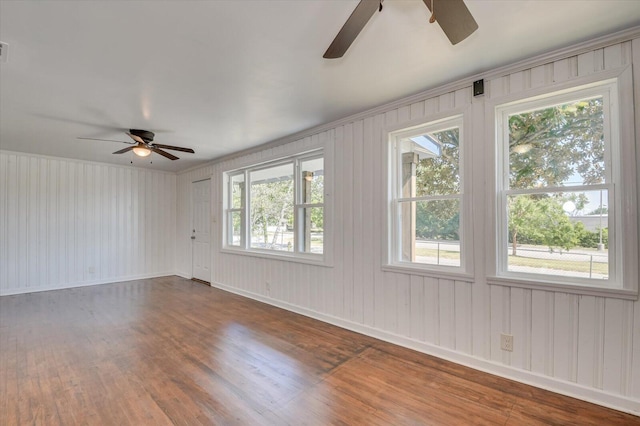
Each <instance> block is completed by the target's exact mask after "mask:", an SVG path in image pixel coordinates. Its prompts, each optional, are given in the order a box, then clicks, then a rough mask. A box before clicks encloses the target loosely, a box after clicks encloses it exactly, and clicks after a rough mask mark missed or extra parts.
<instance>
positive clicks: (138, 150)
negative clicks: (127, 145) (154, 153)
mask: <svg viewBox="0 0 640 426" xmlns="http://www.w3.org/2000/svg"><path fill="white" fill-rule="evenodd" d="M133 153H134V154H135V155H137V156H138V157H147V156H148V155H149V154H151V150H150V149H149V148H145V147H143V146H136V147H135V148H133Z"/></svg>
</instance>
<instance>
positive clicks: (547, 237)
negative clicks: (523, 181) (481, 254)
mask: <svg viewBox="0 0 640 426" xmlns="http://www.w3.org/2000/svg"><path fill="white" fill-rule="evenodd" d="M565 201H566V200H565V199H564V198H562V197H546V196H544V197H543V196H532V195H520V196H515V197H510V198H509V201H508V208H509V224H508V226H509V242H510V243H511V244H512V255H514V256H515V255H516V254H517V244H518V243H528V244H538V245H545V246H547V247H549V248H550V249H553V248H554V247H558V248H563V249H565V250H570V249H571V248H573V247H575V246H576V245H578V242H579V240H578V235H577V234H576V232H575V230H574V226H573V224H572V223H571V221H570V220H569V217H568V216H567V215H566V214H565V212H564V210H563V209H562V204H563V203H564V202H565Z"/></svg>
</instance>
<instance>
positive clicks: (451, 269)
mask: <svg viewBox="0 0 640 426" xmlns="http://www.w3.org/2000/svg"><path fill="white" fill-rule="evenodd" d="M470 109H471V108H470V106H467V107H465V108H457V109H454V110H450V111H446V112H443V113H439V114H434V115H432V116H429V117H426V118H422V119H420V120H416V121H413V122H409V123H404V124H403V125H402V126H394V127H389V128H387V129H385V130H384V137H385V140H387V150H386V152H387V161H386V166H387V170H386V171H385V172H386V176H387V180H388V182H387V185H388V189H387V209H386V216H387V217H386V223H387V232H386V240H387V241H386V242H387V244H386V247H387V253H386V259H385V260H386V262H385V264H383V266H382V269H383V270H386V271H390V272H410V273H412V274H417V275H424V276H430V277H437V278H443V279H459V280H464V281H471V280H472V279H473V277H474V273H473V257H474V256H473V252H472V250H473V228H472V226H473V220H472V199H471V194H472V169H471V161H470V157H471V155H468V154H469V153H470V147H471V128H470V126H471V120H470V119H469V113H470ZM452 123H453V124H457V125H458V127H459V129H460V136H461V141H462V143H461V144H460V147H459V149H460V163H459V171H460V180H461V188H460V193H459V194H454V195H443V196H433V197H431V196H424V197H414V198H412V199H414V200H418V199H431V198H435V199H445V198H456V199H459V200H460V266H447V265H433V264H426V263H417V262H408V261H402V260H399V259H398V258H397V253H399V247H398V245H399V241H400V238H399V234H400V232H401V230H400V226H401V225H400V219H399V215H398V213H397V212H396V211H395V210H396V207H397V206H398V203H399V201H402V200H406V199H404V198H401V197H396V194H397V191H398V177H399V172H398V167H399V166H398V163H399V162H400V161H401V159H400V158H398V155H397V150H396V148H395V145H396V142H397V141H398V140H400V139H403V138H406V137H409V136H415V135H418V134H421V133H424V132H425V131H426V130H427V129H428V130H429V131H432V129H433V128H434V127H437V126H438V125H439V124H443V125H446V126H445V127H448V126H449V125H451V124H452Z"/></svg>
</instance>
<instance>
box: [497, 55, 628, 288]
mask: <svg viewBox="0 0 640 426" xmlns="http://www.w3.org/2000/svg"><path fill="white" fill-rule="evenodd" d="M605 92H606V94H605V95H604V96H603V104H604V103H605V102H606V100H607V99H608V101H609V103H608V105H607V106H606V108H603V110H608V114H609V120H607V118H606V115H607V112H605V113H604V114H605V120H604V123H603V125H604V126H605V128H604V132H605V135H607V134H608V135H609V138H610V140H609V141H606V140H605V164H606V166H605V167H606V169H607V170H606V178H605V183H604V184H598V185H582V186H566V187H560V188H561V189H558V187H551V188H552V190H549V187H547V188H541V189H540V191H539V192H544V193H549V192H580V191H597V190H600V189H606V190H607V191H608V203H607V204H608V208H609V218H608V219H609V224H608V226H609V246H610V250H611V247H613V254H610V256H609V262H610V263H609V265H610V266H609V267H610V275H609V279H608V280H606V281H605V280H594V279H588V278H587V279H584V278H579V277H572V278H569V279H567V278H566V277H561V276H559V275H547V274H537V273H526V272H514V271H508V270H507V257H506V256H507V255H508V248H507V247H506V246H507V244H504V242H505V241H508V230H507V229H508V228H507V212H506V200H507V197H508V196H509V195H516V194H520V193H532V192H534V191H535V190H508V189H505V184H506V185H507V186H508V179H509V176H508V175H509V156H508V148H507V145H508V134H507V133H506V132H508V129H507V128H506V126H504V120H505V118H504V117H506V116H508V115H509V114H514V113H517V111H520V112H525V111H532V110H535V109H536V108H537V107H532V106H531V105H535V104H536V103H537V105H538V106H539V107H545V106H553V105H558V104H560V103H563V101H562V100H566V101H571V100H578V99H585V98H588V97H589V95H590V94H594V96H591V97H592V98H593V97H595V96H596V94H603V93H605ZM518 105H519V106H520V107H516V106H518ZM524 105H529V107H528V108H525V107H524ZM603 106H604V105H603ZM487 112H489V114H487V116H488V119H487V124H488V126H487V129H488V133H487V134H488V135H489V137H490V138H491V140H493V141H495V142H494V144H493V145H494V150H495V151H494V154H493V158H494V161H495V167H494V168H493V169H492V170H491V171H490V174H491V178H490V179H489V180H488V181H489V182H491V181H492V180H493V182H494V187H495V194H496V196H495V202H494V206H493V207H492V211H491V212H490V214H489V217H494V218H495V219H494V221H493V222H494V223H493V224H492V227H495V229H494V232H493V235H494V237H493V238H491V237H490V238H488V241H489V242H490V248H489V249H488V251H487V253H488V256H487V282H488V283H489V284H498V285H506V286H514V287H520V288H529V289H538V290H559V291H566V292H569V293H576V294H585V295H597V296H614V297H620V298H627V299H637V295H638V283H637V277H638V270H637V265H635V264H634V260H633V259H636V262H637V256H638V241H637V237H636V236H637V232H638V227H637V213H636V210H637V207H635V206H637V202H636V200H637V197H636V193H637V177H636V168H637V166H636V161H637V160H636V155H637V153H636V151H635V140H634V133H635V132H634V124H633V123H634V105H633V94H632V82H631V68H630V67H625V68H623V69H618V70H613V71H608V72H602V73H600V74H598V75H591V76H588V77H582V78H576V79H575V80H573V81H571V82H569V83H563V84H554V85H551V86H548V87H544V88H539V89H533V90H527V91H523V92H520V93H517V94H513V95H507V96H503V97H500V98H498V99H493V100H491V101H490V102H488V103H487ZM491 112H492V113H493V115H492V114H491ZM505 135H506V136H505ZM605 137H606V136H605ZM505 140H506V142H505ZM607 179H609V181H607ZM631 206H633V210H632V209H630V207H631ZM490 229H491V228H490ZM623 229H624V230H625V232H624V233H623V231H622V230H623ZM612 230H613V232H611V231H612ZM627 231H628V232H627ZM625 234H626V236H625ZM604 283H606V284H605V285H602V284H604Z"/></svg>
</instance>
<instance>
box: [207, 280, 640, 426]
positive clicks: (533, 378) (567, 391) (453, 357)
mask: <svg viewBox="0 0 640 426" xmlns="http://www.w3.org/2000/svg"><path fill="white" fill-rule="evenodd" d="M211 286H212V287H216V288H219V289H221V290H225V291H228V292H230V293H235V294H238V295H240V296H244V297H247V298H250V299H254V300H257V301H259V302H263V303H267V304H269V305H273V306H276V307H278V308H282V309H286V310H288V311H292V312H295V313H298V314H301V315H304V316H307V317H310V318H314V319H317V320H320V321H323V322H326V323H329V324H333V325H336V326H338V327H341V328H345V329H347V330H351V331H355V332H357V333H360V334H364V335H366V336H370V337H374V338H376V339H379V340H383V341H385V342H389V343H393V344H396V345H398V346H404V347H406V348H409V349H414V350H416V351H419V352H423V353H425V354H428V355H433V356H435V357H438V358H442V359H445V360H447V361H451V362H455V363H456V364H461V365H464V366H466V367H471V368H473V369H476V370H480V371H483V372H485V373H489V374H493V375H496V376H500V377H504V378H506V379H511V380H515V381H517V382H520V383H524V384H527V385H531V386H535V387H538V388H541V389H545V390H549V391H552V392H555V393H558V394H562V395H566V396H570V397H572V398H577V399H581V400H583V401H587V402H591V403H594V404H598V405H602V406H604V407H608V408H612V409H614V410H618V411H622V412H625V413H629V414H633V415H636V416H640V400H635V399H631V398H627V397H625V396H622V395H616V394H611V393H607V392H605V391H603V390H600V389H594V388H589V387H586V386H582V385H579V384H577V383H572V382H567V381H564V380H558V379H556V378H553V377H549V376H544V375H541V374H537V373H533V372H531V371H526V370H520V369H517V368H514V367H511V366H507V365H503V364H499V363H497V362H494V361H490V360H486V359H483V358H478V357H476V356H473V355H469V354H465V353H462V352H458V351H454V350H451V349H447V348H443V347H441V346H436V345H433V344H430V343H426V342H421V341H418V340H414V339H410V338H408V337H405V336H400V335H397V334H394V333H390V332H388V331H384V330H380V329H377V328H374V327H370V326H366V325H362V324H358V323H354V322H352V321H347V320H344V319H342V318H338V317H334V316H332V315H327V314H323V313H321V312H317V311H313V310H310V309H307V308H304V307H301V306H298V305H294V304H291V303H288V302H283V301H280V300H277V299H272V298H270V297H267V296H264V295H261V294H257V293H252V292H248V291H245V290H241V289H238V288H235V287H230V286H227V285H224V284H221V283H218V282H212V283H211Z"/></svg>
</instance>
